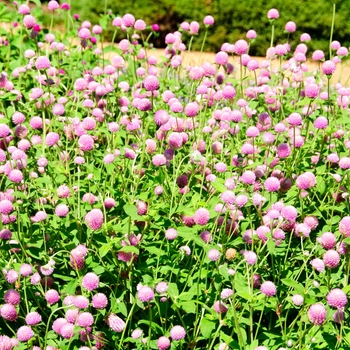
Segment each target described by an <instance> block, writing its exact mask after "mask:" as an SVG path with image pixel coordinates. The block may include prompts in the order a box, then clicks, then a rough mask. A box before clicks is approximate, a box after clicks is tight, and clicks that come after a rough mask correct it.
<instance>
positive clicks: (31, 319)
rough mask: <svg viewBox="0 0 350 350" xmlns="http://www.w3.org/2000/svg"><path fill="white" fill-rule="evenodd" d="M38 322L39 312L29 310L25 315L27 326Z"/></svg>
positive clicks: (39, 318)
mask: <svg viewBox="0 0 350 350" xmlns="http://www.w3.org/2000/svg"><path fill="white" fill-rule="evenodd" d="M40 322H41V315H40V314H39V313H37V312H36V311H33V312H30V313H29V314H28V315H27V316H26V323H27V325H29V326H34V325H36V324H38V323H40Z"/></svg>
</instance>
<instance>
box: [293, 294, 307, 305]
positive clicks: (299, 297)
mask: <svg viewBox="0 0 350 350" xmlns="http://www.w3.org/2000/svg"><path fill="white" fill-rule="evenodd" d="M292 302H293V304H294V305H296V306H300V305H302V304H303V302H304V298H303V296H302V295H300V294H294V295H293V296H292Z"/></svg>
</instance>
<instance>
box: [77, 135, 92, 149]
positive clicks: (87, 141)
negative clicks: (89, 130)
mask: <svg viewBox="0 0 350 350" xmlns="http://www.w3.org/2000/svg"><path fill="white" fill-rule="evenodd" d="M78 145H79V149H80V150H82V151H84V152H86V151H91V150H92V149H93V148H94V139H93V138H92V137H91V136H90V135H86V134H84V135H81V136H80V137H79V140H78Z"/></svg>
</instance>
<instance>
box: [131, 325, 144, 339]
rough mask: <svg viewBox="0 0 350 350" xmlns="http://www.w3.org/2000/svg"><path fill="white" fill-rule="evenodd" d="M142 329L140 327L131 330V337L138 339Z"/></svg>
mask: <svg viewBox="0 0 350 350" xmlns="http://www.w3.org/2000/svg"><path fill="white" fill-rule="evenodd" d="M142 334H143V331H142V329H140V328H136V329H134V330H133V331H132V332H131V338H133V339H138V338H140V337H141V336H142Z"/></svg>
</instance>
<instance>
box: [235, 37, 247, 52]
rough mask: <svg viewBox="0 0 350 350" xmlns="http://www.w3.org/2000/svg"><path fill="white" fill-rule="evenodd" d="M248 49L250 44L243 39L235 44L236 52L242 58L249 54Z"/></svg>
mask: <svg viewBox="0 0 350 350" xmlns="http://www.w3.org/2000/svg"><path fill="white" fill-rule="evenodd" d="M248 48H249V45H248V43H247V42H246V41H245V40H243V39H240V40H237V41H236V43H235V52H236V54H237V55H240V56H241V55H244V54H246V53H247V52H248Z"/></svg>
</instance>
